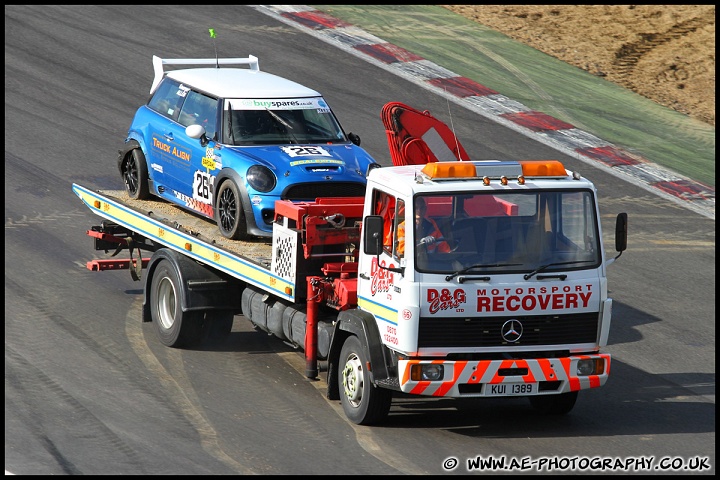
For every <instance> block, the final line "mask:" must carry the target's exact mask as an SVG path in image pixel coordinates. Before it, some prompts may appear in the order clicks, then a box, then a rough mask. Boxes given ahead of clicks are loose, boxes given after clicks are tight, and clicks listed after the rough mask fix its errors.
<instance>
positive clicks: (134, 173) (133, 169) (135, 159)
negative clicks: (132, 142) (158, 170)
mask: <svg viewBox="0 0 720 480" xmlns="http://www.w3.org/2000/svg"><path fill="white" fill-rule="evenodd" d="M122 177H123V182H124V183H125V191H127V194H128V196H129V197H130V198H133V199H135V200H145V199H147V198H149V197H150V188H149V186H148V169H147V162H146V161H145V154H144V153H143V152H142V150H140V149H139V148H133V149H132V150H131V151H130V152H128V154H127V155H126V156H125V161H124V162H123V165H122Z"/></svg>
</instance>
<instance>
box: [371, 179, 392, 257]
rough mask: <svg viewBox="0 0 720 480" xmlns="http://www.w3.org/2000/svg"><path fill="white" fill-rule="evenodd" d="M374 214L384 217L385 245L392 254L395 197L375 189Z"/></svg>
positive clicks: (386, 249)
mask: <svg viewBox="0 0 720 480" xmlns="http://www.w3.org/2000/svg"><path fill="white" fill-rule="evenodd" d="M373 214H374V215H380V216H381V217H383V225H384V227H383V239H384V240H383V247H384V249H385V251H386V252H387V253H388V254H391V253H392V249H393V240H394V235H393V232H394V230H393V221H394V220H395V197H394V196H392V195H389V194H387V193H385V192H381V191H379V190H375V192H373Z"/></svg>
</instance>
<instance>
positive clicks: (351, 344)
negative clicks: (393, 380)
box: [338, 335, 392, 425]
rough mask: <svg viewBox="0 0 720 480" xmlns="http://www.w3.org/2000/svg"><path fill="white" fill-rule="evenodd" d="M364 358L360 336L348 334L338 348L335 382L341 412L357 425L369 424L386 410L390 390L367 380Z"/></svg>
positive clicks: (388, 409) (384, 413)
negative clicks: (337, 367) (338, 392)
mask: <svg viewBox="0 0 720 480" xmlns="http://www.w3.org/2000/svg"><path fill="white" fill-rule="evenodd" d="M368 361H369V360H368V358H367V356H366V354H365V349H364V348H363V347H362V345H361V344H360V340H359V339H358V338H357V337H356V336H354V335H351V336H350V337H348V338H347V339H346V340H345V343H344V344H343V347H342V350H341V352H340V363H339V369H338V383H339V384H340V402H341V403H342V406H343V410H344V411H345V415H346V416H347V417H348V418H349V419H350V421H351V422H353V423H356V424H358V425H372V424H375V423H377V422H379V421H381V420H383V419H384V418H385V417H386V416H387V414H388V412H389V411H390V404H391V403H392V391H391V390H387V389H384V388H379V387H375V386H374V385H372V384H371V383H370V378H369V376H368V372H367V370H366V365H367V364H368Z"/></svg>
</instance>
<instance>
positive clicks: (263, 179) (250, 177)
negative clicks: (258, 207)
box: [245, 165, 277, 193]
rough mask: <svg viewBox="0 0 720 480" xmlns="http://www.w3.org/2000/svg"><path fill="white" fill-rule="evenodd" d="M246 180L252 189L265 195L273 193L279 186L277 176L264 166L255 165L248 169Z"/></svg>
mask: <svg viewBox="0 0 720 480" xmlns="http://www.w3.org/2000/svg"><path fill="white" fill-rule="evenodd" d="M245 178H247V182H248V183H249V184H250V186H251V187H252V188H254V189H255V190H257V191H258V192H263V193H266V192H269V191H271V190H272V189H273V188H275V185H276V184H277V180H276V179H275V175H273V173H272V172H271V171H270V169H269V168H267V167H265V166H263V165H253V166H252V167H250V168H248V171H247V175H246V176H245Z"/></svg>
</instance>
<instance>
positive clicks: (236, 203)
mask: <svg viewBox="0 0 720 480" xmlns="http://www.w3.org/2000/svg"><path fill="white" fill-rule="evenodd" d="M216 198H217V201H216V203H215V205H216V207H215V217H216V218H215V220H216V221H217V225H218V227H219V228H220V233H222V234H223V236H224V237H227V238H230V239H233V240H243V239H245V238H247V236H248V235H247V225H246V223H245V211H244V210H243V205H242V200H240V194H239V193H238V188H237V185H235V182H233V181H232V180H226V181H225V182H223V184H222V185H220V189H219V190H218V193H217V196H216Z"/></svg>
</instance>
